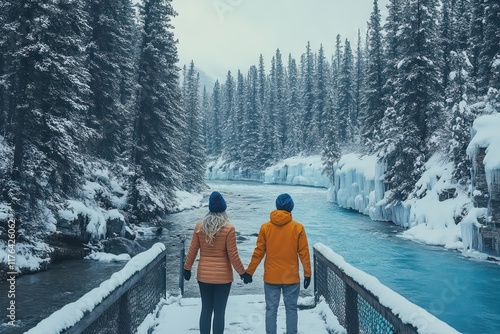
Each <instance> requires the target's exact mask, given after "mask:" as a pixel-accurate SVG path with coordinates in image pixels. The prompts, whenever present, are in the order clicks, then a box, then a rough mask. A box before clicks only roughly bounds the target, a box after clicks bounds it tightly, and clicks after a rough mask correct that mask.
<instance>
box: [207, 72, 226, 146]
mask: <svg viewBox="0 0 500 334" xmlns="http://www.w3.org/2000/svg"><path fill="white" fill-rule="evenodd" d="M210 102H211V103H210V111H209V113H208V115H207V116H208V120H207V130H208V131H207V132H208V133H207V144H208V146H207V152H208V154H209V155H212V156H219V155H220V154H221V153H222V129H221V128H222V126H221V122H222V120H221V114H222V88H221V85H220V83H219V80H216V81H215V84H214V89H213V91H212V99H211V101H210Z"/></svg>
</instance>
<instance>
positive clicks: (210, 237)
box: [201, 211, 228, 245]
mask: <svg viewBox="0 0 500 334" xmlns="http://www.w3.org/2000/svg"><path fill="white" fill-rule="evenodd" d="M227 222H228V218H227V213H226V212H225V211H224V212H209V213H207V215H206V216H205V218H203V221H202V222H201V230H202V231H203V232H205V240H206V241H207V243H208V244H210V245H211V244H212V243H213V242H214V239H215V237H216V236H217V234H218V233H219V232H220V230H221V229H222V228H223V227H224V226H225V225H226V223H227Z"/></svg>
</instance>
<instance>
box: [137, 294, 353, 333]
mask: <svg viewBox="0 0 500 334" xmlns="http://www.w3.org/2000/svg"><path fill="white" fill-rule="evenodd" d="M164 303H165V305H164V306H163V307H162V308H161V310H160V311H159V314H158V317H157V318H154V317H153V316H152V315H151V316H149V317H148V318H147V319H146V320H145V321H144V322H143V324H142V325H141V327H140V328H139V329H138V331H137V333H138V334H147V333H148V328H150V327H152V328H154V331H153V333H154V334H163V333H178V334H183V333H186V334H187V333H197V332H199V324H198V319H199V315H200V312H201V299H200V298H180V297H179V296H168V297H167V299H166V300H165V301H164ZM311 303H313V301H312V297H309V298H300V299H299V304H302V305H310V304H311ZM265 311H266V304H265V301H264V296H263V295H240V296H233V295H230V296H229V299H228V302H227V307H226V318H225V327H226V328H225V331H224V333H227V334H259V333H265V331H266V330H265ZM277 324H278V332H279V333H284V332H285V307H284V304H283V302H282V301H281V303H280V306H279V308H278V321H277ZM328 330H330V332H329V331H328ZM299 333H302V334H309V333H314V334H328V333H345V330H344V329H343V327H342V326H340V324H339V323H338V321H337V318H336V317H335V316H334V315H333V313H332V312H331V310H330V308H329V307H328V305H327V304H326V303H325V302H324V301H322V302H321V303H319V304H318V305H317V306H316V307H314V308H311V309H305V310H301V311H299Z"/></svg>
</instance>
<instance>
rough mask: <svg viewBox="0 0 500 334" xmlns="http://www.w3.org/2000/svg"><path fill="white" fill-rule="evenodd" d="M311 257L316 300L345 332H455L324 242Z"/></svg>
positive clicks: (399, 333) (403, 333)
mask: <svg viewBox="0 0 500 334" xmlns="http://www.w3.org/2000/svg"><path fill="white" fill-rule="evenodd" d="M313 258H314V295H315V300H316V302H319V301H320V300H324V301H325V302H326V303H327V304H328V306H329V307H330V309H331V310H332V312H333V314H334V315H335V316H336V317H337V319H338V321H339V323H340V324H341V325H342V326H343V327H344V328H345V329H346V331H347V334H358V333H398V334H417V333H418V334H458V332H457V331H456V330H455V329H453V328H452V327H450V326H449V325H448V324H446V323H445V322H443V321H441V320H439V319H437V318H436V317H435V316H433V315H432V314H430V313H429V312H427V311H426V310H424V309H422V308H421V307H419V306H417V305H415V304H413V303H411V302H410V301H409V300H407V299H406V298H404V297H403V296H401V295H399V294H398V293H396V292H394V291H393V290H391V289H389V288H388V287H386V286H385V285H383V284H381V283H380V282H379V281H378V280H377V279H376V278H375V277H373V276H371V275H368V274H367V273H365V272H363V271H361V270H359V269H357V268H355V267H353V266H351V265H350V264H348V263H347V262H345V261H344V259H343V258H342V257H341V256H340V255H338V254H336V253H334V252H333V251H332V250H331V249H330V248H328V247H327V246H325V245H323V244H321V243H317V244H315V245H314V253H313Z"/></svg>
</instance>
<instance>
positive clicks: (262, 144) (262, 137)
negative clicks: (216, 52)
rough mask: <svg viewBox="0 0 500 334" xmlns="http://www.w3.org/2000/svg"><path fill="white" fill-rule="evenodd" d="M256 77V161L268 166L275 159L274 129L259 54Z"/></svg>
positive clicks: (262, 59)
mask: <svg viewBox="0 0 500 334" xmlns="http://www.w3.org/2000/svg"><path fill="white" fill-rule="evenodd" d="M257 76H258V79H257V82H258V101H257V102H258V116H259V120H258V122H259V129H260V131H259V134H258V139H257V140H258V145H257V149H258V151H257V157H256V159H257V161H258V163H259V165H260V166H268V165H269V164H271V161H274V159H276V157H275V155H274V151H273V147H274V146H273V140H272V138H273V136H272V133H273V131H274V129H273V127H272V126H271V124H272V123H271V113H270V110H269V96H270V94H271V93H270V91H269V81H268V78H267V75H266V70H265V66H264V57H263V56H262V54H261V55H260V56H259V68H258V73H257Z"/></svg>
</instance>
